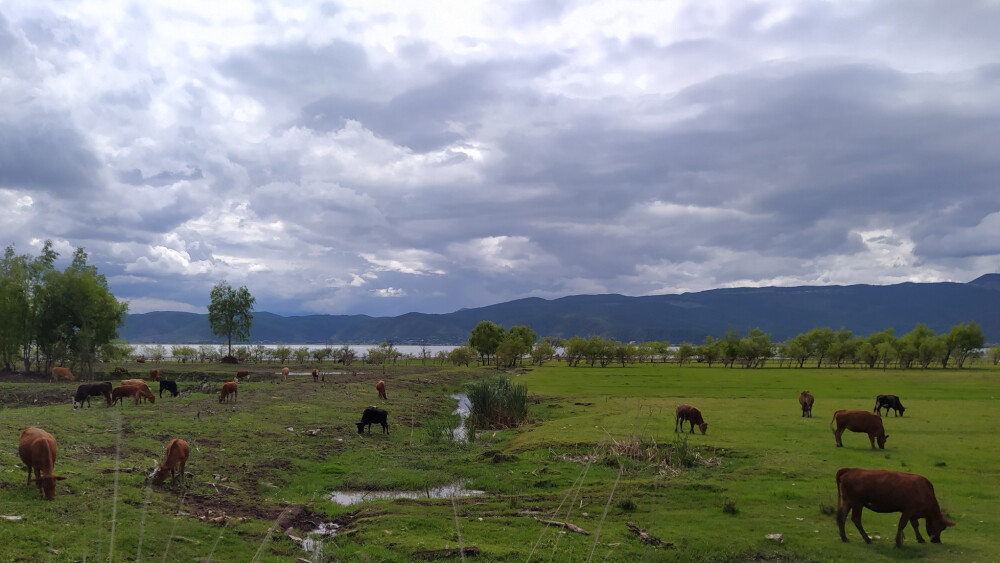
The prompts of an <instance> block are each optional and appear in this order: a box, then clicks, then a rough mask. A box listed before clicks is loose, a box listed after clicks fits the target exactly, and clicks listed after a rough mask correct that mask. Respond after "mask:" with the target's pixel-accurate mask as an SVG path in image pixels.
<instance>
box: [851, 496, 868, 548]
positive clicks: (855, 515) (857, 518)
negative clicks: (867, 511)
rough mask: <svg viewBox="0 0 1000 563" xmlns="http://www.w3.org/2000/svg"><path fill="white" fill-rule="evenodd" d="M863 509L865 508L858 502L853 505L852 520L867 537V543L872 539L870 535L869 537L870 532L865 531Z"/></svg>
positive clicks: (864, 536)
mask: <svg viewBox="0 0 1000 563" xmlns="http://www.w3.org/2000/svg"><path fill="white" fill-rule="evenodd" d="M862 510H864V509H863V508H862V507H861V505H860V504H857V505H855V506H854V507H852V509H851V522H854V525H855V526H856V527H857V528H858V531H859V532H861V537H862V538H864V539H865V543H872V539H871V538H870V537H868V533H867V532H865V529H864V528H863V527H862V526H861V511H862Z"/></svg>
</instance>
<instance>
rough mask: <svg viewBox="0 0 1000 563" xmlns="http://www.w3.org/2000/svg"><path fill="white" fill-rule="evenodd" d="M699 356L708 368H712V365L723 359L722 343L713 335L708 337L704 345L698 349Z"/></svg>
mask: <svg viewBox="0 0 1000 563" xmlns="http://www.w3.org/2000/svg"><path fill="white" fill-rule="evenodd" d="M698 355H699V356H701V360H702V361H703V362H706V363H707V364H708V367H712V364H714V363H715V362H717V361H719V358H721V357H722V341H721V340H716V339H715V337H714V336H712V335H708V336H706V337H705V342H704V344H702V345H701V346H699V347H698Z"/></svg>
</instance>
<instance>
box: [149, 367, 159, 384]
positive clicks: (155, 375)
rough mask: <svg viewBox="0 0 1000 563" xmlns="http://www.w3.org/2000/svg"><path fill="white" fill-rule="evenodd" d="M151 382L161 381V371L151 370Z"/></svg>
mask: <svg viewBox="0 0 1000 563" xmlns="http://www.w3.org/2000/svg"><path fill="white" fill-rule="evenodd" d="M149 380H150V381H159V380H160V370H158V369H156V368H153V369H151V370H149Z"/></svg>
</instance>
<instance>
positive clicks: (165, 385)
mask: <svg viewBox="0 0 1000 563" xmlns="http://www.w3.org/2000/svg"><path fill="white" fill-rule="evenodd" d="M164 391H170V392H171V393H172V394H173V396H174V397H176V396H177V395H179V394H180V393H178V392H177V382H176V381H170V380H169V379H161V380H160V398H161V399H162V398H163V392H164Z"/></svg>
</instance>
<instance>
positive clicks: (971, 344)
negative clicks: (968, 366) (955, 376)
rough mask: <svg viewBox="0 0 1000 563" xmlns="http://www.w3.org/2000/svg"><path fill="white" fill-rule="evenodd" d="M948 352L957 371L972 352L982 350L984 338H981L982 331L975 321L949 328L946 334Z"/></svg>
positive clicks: (984, 342)
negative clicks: (956, 366) (955, 364)
mask: <svg viewBox="0 0 1000 563" xmlns="http://www.w3.org/2000/svg"><path fill="white" fill-rule="evenodd" d="M948 343H949V345H950V347H949V352H950V353H951V354H952V355H953V356H954V357H955V362H956V363H957V364H958V369H962V365H963V364H965V360H967V359H968V358H969V355H970V354H972V353H973V352H974V351H976V350H978V349H980V348H982V347H983V346H984V345H985V344H986V337H985V336H983V329H982V328H980V326H979V324H977V323H976V322H975V321H969V322H968V323H959V324H957V325H955V326H953V327H951V332H950V333H948Z"/></svg>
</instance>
